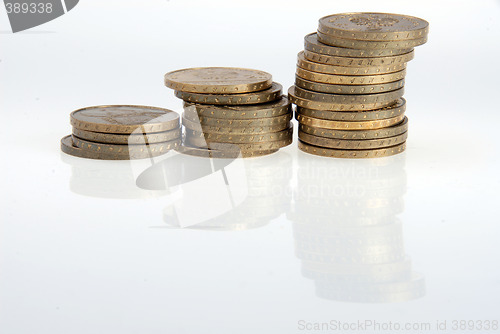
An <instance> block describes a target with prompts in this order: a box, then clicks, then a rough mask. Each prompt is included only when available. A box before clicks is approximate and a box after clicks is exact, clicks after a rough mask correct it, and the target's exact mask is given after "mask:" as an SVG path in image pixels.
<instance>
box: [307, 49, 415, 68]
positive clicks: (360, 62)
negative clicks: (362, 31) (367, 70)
mask: <svg viewBox="0 0 500 334" xmlns="http://www.w3.org/2000/svg"><path fill="white" fill-rule="evenodd" d="M414 56H415V51H413V50H412V51H410V52H408V53H405V54H402V55H399V56H386V57H371V58H359V57H358V58H356V57H340V56H328V55H325V54H321V53H316V52H313V51H308V50H304V57H305V58H306V59H309V60H310V61H313V62H316V63H321V64H327V65H336V66H350V67H368V66H392V65H397V64H405V63H407V62H409V61H410V60H412V59H413V58H414Z"/></svg>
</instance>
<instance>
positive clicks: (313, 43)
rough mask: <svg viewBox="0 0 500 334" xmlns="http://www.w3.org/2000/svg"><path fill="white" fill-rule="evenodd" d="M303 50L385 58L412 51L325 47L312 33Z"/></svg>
mask: <svg viewBox="0 0 500 334" xmlns="http://www.w3.org/2000/svg"><path fill="white" fill-rule="evenodd" d="M304 49H306V50H307V51H312V52H316V53H320V54H324V55H329V56H340V57H361V58H370V57H386V56H398V55H402V54H405V53H408V52H411V51H412V50H413V49H412V48H410V49H403V50H393V49H382V50H356V49H348V48H339V47H335V46H331V45H326V44H323V43H321V42H320V41H319V40H318V36H317V33H312V34H309V35H306V37H304Z"/></svg>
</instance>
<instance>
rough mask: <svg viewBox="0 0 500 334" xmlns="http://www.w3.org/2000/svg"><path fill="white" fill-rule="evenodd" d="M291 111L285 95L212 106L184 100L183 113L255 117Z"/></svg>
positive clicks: (231, 117)
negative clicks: (274, 98)
mask: <svg viewBox="0 0 500 334" xmlns="http://www.w3.org/2000/svg"><path fill="white" fill-rule="evenodd" d="M289 112H291V104H290V101H288V98H287V97H286V96H281V98H280V99H279V100H276V101H273V102H268V103H262V104H258V105H242V106H238V105H235V106H213V105H204V104H193V103H189V102H184V113H185V114H187V115H193V116H194V115H197V116H198V115H199V116H205V117H214V118H227V119H255V118H267V117H276V116H281V115H284V114H287V113H289Z"/></svg>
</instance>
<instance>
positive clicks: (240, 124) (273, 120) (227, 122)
mask: <svg viewBox="0 0 500 334" xmlns="http://www.w3.org/2000/svg"><path fill="white" fill-rule="evenodd" d="M291 119H292V115H291V114H285V115H281V116H276V117H267V118H256V119H234V120H233V119H227V118H213V117H204V116H200V117H198V118H196V116H195V117H193V118H191V117H190V116H188V115H186V114H184V115H183V118H182V122H183V124H184V123H185V122H184V120H189V121H191V122H194V123H197V124H200V125H201V126H202V127H203V126H205V125H208V126H219V127H228V128H252V127H253V128H256V127H261V126H273V125H288V123H289V122H290V120H291ZM194 130H196V129H194Z"/></svg>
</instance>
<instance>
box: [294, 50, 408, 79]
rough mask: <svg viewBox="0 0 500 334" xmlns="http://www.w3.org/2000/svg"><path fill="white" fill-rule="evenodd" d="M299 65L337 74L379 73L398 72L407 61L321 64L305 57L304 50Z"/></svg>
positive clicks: (300, 53)
mask: <svg viewBox="0 0 500 334" xmlns="http://www.w3.org/2000/svg"><path fill="white" fill-rule="evenodd" d="M297 66H299V67H301V68H303V69H305V70H308V71H313V72H319V73H327V74H336V75H377V74H387V73H393V72H398V71H401V70H404V69H405V68H406V63H398V64H391V65H379V66H373V65H372V66H367V67H349V66H339V65H330V64H320V63H315V62H313V61H310V60H308V59H306V58H305V57H304V52H303V51H301V52H299V54H298V56H297Z"/></svg>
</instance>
